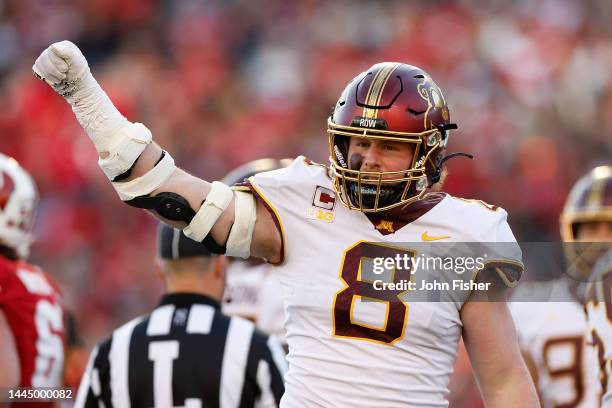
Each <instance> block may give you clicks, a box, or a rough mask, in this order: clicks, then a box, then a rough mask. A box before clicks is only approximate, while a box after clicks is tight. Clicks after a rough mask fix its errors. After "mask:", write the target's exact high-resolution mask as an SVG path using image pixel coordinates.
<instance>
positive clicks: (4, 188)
mask: <svg viewBox="0 0 612 408" xmlns="http://www.w3.org/2000/svg"><path fill="white" fill-rule="evenodd" d="M36 201H37V193H36V187H35V185H34V182H33V181H32V179H31V177H30V175H29V174H28V173H27V172H26V171H25V170H24V169H23V168H21V166H19V164H18V163H17V161H15V160H14V159H12V158H10V157H7V156H5V155H3V154H0V356H1V359H0V394H4V393H5V392H6V391H7V388H16V387H34V388H38V387H55V388H57V387H60V386H62V384H63V379H62V375H63V370H64V337H65V336H64V310H63V308H62V305H61V294H60V293H59V289H58V287H57V285H56V284H55V282H54V281H53V280H52V279H51V277H50V276H49V275H48V274H46V273H45V272H44V271H43V270H42V269H40V268H39V267H37V266H34V265H31V264H29V263H27V262H26V259H27V258H28V255H29V252H30V244H31V243H32V236H31V233H30V228H31V226H32V224H33V220H34V211H35V207H36ZM5 398H6V395H0V406H1V407H4V406H11V404H8V405H4V404H3V402H6V401H7V400H6V399H5ZM14 405H15V406H17V405H18V406H20V407H30V406H34V407H41V408H46V407H53V406H55V404H54V402H52V401H51V402H49V401H47V402H32V401H31V400H30V401H29V402H23V403H19V404H17V403H16V404H14Z"/></svg>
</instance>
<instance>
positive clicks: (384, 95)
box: [327, 62, 457, 212]
mask: <svg viewBox="0 0 612 408" xmlns="http://www.w3.org/2000/svg"><path fill="white" fill-rule="evenodd" d="M327 124H328V130H327V132H328V134H329V144H330V153H331V155H330V161H331V165H330V167H331V170H332V174H333V177H334V189H335V190H336V193H337V194H338V196H339V197H340V200H341V202H342V203H343V204H344V205H345V206H347V207H348V208H349V209H356V210H359V211H362V212H378V211H386V210H390V209H392V208H396V207H400V206H405V205H407V204H409V203H411V202H414V201H416V200H418V199H420V198H421V197H422V196H423V195H424V194H425V192H426V190H427V188H428V187H431V186H432V185H433V184H435V183H437V182H438V181H439V180H440V174H441V166H442V162H443V155H444V151H445V148H446V144H447V142H448V131H449V130H450V129H456V128H457V126H456V125H454V124H451V123H450V115H449V112H448V107H447V105H446V100H445V99H444V95H443V94H442V91H441V90H440V88H439V87H438V86H437V85H436V83H435V82H434V81H433V80H432V79H431V77H430V76H429V74H427V73H426V72H425V71H423V70H422V69H420V68H417V67H414V66H412V65H406V64H400V63H394V62H383V63H379V64H376V65H374V66H372V67H371V68H369V69H368V70H367V71H364V72H362V73H361V74H359V75H358V76H357V77H355V78H354V79H353V80H352V81H351V82H350V83H349V84H348V85H347V86H346V88H345V89H344V91H343V92H342V95H341V96H340V99H339V100H338V102H337V103H336V106H335V108H334V111H333V113H332V115H331V116H330V118H329V119H328V123H327ZM351 137H360V138H368V139H379V140H380V139H383V140H391V141H400V142H405V143H410V144H412V145H413V147H414V150H413V151H414V155H413V159H412V163H411V164H410V167H408V168H406V170H403V171H397V172H372V171H368V172H365V171H360V170H359V169H358V168H356V169H352V168H350V164H349V163H350V158H349V157H347V155H348V145H349V141H350V138H351Z"/></svg>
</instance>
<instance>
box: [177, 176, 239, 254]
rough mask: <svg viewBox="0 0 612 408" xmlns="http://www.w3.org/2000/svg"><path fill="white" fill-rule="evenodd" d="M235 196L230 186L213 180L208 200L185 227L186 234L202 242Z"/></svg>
mask: <svg viewBox="0 0 612 408" xmlns="http://www.w3.org/2000/svg"><path fill="white" fill-rule="evenodd" d="M233 197H234V192H233V191H232V190H231V189H230V188H229V187H228V186H226V185H225V184H223V183H221V182H218V181H213V183H212V188H211V190H210V192H209V193H208V195H207V196H206V200H205V201H204V203H203V204H202V206H201V207H200V209H199V210H198V212H197V213H196V215H195V216H194V217H193V219H192V220H191V223H189V225H188V226H186V227H185V228H184V229H183V232H184V233H185V235H187V236H188V237H189V238H191V239H194V240H196V241H198V242H202V241H203V240H204V238H206V236H207V235H208V233H209V232H210V230H211V229H212V227H213V225H215V223H216V222H217V220H218V219H219V217H220V216H221V214H223V211H225V209H226V208H227V207H228V206H229V204H230V202H231V201H232V198H233Z"/></svg>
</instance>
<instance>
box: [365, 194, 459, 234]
mask: <svg viewBox="0 0 612 408" xmlns="http://www.w3.org/2000/svg"><path fill="white" fill-rule="evenodd" d="M446 196H447V194H446V193H442V192H436V193H429V194H427V195H426V196H425V197H423V198H422V199H421V200H418V201H415V202H414V203H411V204H409V205H408V206H407V207H405V208H402V209H400V210H399V211H393V210H391V211H389V212H387V213H383V214H378V213H368V214H365V215H366V217H368V220H370V222H371V223H372V225H374V228H375V229H376V230H377V231H378V232H380V233H381V234H382V235H389V234H393V233H394V232H396V231H397V230H399V229H400V228H402V227H405V226H406V225H408V224H410V223H411V222H414V221H416V220H417V219H419V218H421V217H422V216H423V215H425V214H426V213H428V212H429V211H430V210H431V209H432V208H434V207H435V206H436V205H438V204H439V203H440V202H441V201H442V200H443V199H444V198H445V197H446Z"/></svg>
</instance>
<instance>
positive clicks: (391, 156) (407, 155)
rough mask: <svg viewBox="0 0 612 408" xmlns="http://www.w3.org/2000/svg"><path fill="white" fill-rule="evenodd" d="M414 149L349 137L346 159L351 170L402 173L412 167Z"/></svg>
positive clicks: (393, 143) (380, 141)
mask: <svg viewBox="0 0 612 408" xmlns="http://www.w3.org/2000/svg"><path fill="white" fill-rule="evenodd" d="M413 154H414V148H413V146H412V145H411V144H409V143H404V142H394V141H387V140H373V139H367V138H364V137H351V140H350V143H349V148H348V157H349V165H350V168H351V169H352V170H360V171H375V172H383V171H402V170H405V169H408V168H410V167H411V165H412V156H413Z"/></svg>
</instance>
